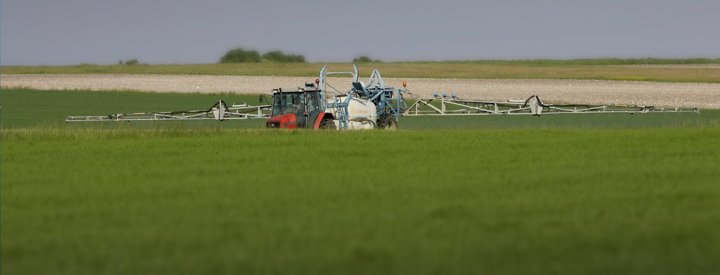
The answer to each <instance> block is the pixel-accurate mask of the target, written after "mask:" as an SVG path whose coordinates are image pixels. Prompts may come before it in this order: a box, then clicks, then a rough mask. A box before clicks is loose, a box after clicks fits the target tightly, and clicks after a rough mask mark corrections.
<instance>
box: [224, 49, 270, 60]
mask: <svg viewBox="0 0 720 275" xmlns="http://www.w3.org/2000/svg"><path fill="white" fill-rule="evenodd" d="M260 61H261V58H260V54H259V53H258V52H257V51H255V50H245V49H242V48H235V49H232V50H229V51H227V52H226V53H225V55H223V57H221V58H220V63H258V62H260Z"/></svg>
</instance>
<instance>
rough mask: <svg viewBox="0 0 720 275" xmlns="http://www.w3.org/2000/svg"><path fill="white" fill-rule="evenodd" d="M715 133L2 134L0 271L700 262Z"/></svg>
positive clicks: (447, 269) (719, 153)
mask: <svg viewBox="0 0 720 275" xmlns="http://www.w3.org/2000/svg"><path fill="white" fill-rule="evenodd" d="M719 138H720V130H719V129H718V128H677V129H616V130H609V129H602V130H557V129H555V130H552V129H548V130H535V131H527V130H465V131H397V132H383V131H368V132H352V133H348V132H312V131H292V132H288V131H263V130H227V129H226V130H217V129H209V130H208V129H206V130H177V129H166V130H133V129H125V130H101V129H74V130H72V131H68V130H66V129H55V130H53V129H15V130H12V129H10V130H8V129H6V130H3V132H2V146H3V147H2V151H3V162H2V165H3V166H2V171H3V174H2V182H3V192H2V202H3V215H2V224H3V231H2V234H3V235H2V255H3V264H2V267H1V268H2V270H0V271H1V272H2V273H3V274H133V273H135V274H159V273H168V274H208V273H227V274H287V273H293V274H345V273H359V274H438V273H441V274H468V273H471V274H478V273H483V274H538V273H555V274H558V273H559V274H608V273H618V272H619V273H623V274H679V273H683V274H714V273H715V272H717V270H718V269H719V268H720V265H719V264H718V262H717V261H716V259H717V257H718V255H720V235H718V234H717V232H718V231H720V223H718V221H719V220H720V203H719V202H720V185H718V184H717V182H718V180H719V179H720V171H719V170H718V169H717V163H718V162H720V144H719V143H718V142H717V140H718V139H719ZM420 148H422V149H421V150H420Z"/></svg>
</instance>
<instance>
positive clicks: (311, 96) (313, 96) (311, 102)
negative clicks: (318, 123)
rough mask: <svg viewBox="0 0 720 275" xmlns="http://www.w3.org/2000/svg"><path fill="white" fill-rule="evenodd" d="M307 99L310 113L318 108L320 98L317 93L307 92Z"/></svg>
mask: <svg viewBox="0 0 720 275" xmlns="http://www.w3.org/2000/svg"><path fill="white" fill-rule="evenodd" d="M307 100H308V101H307V109H308V110H307V111H308V113H312V112H314V111H317V110H319V109H320V99H319V97H318V93H308V94H307Z"/></svg>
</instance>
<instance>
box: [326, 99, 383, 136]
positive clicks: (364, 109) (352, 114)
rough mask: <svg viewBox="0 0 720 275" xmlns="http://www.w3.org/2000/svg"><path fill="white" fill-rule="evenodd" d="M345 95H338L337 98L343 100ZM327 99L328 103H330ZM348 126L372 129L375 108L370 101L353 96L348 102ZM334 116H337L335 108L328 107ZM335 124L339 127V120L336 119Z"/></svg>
mask: <svg viewBox="0 0 720 275" xmlns="http://www.w3.org/2000/svg"><path fill="white" fill-rule="evenodd" d="M345 97H346V96H339V97H338V99H339V100H345ZM332 102H333V101H332V100H328V103H332ZM347 109H348V128H350V129H373V128H375V122H376V121H377V109H376V107H375V104H374V103H372V102H371V101H368V100H364V99H360V98H356V97H353V98H351V99H350V103H349V104H348V108H347ZM326 111H327V112H331V113H333V114H334V115H335V117H336V118H337V117H339V116H338V114H337V110H336V109H335V108H328V109H327V110H326ZM334 122H335V126H337V127H338V129H340V122H339V121H338V120H337V119H336V120H335V121H334Z"/></svg>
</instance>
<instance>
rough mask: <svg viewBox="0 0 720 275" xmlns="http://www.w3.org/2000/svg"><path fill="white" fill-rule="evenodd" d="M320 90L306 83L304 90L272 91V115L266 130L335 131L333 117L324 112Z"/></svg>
mask: <svg viewBox="0 0 720 275" xmlns="http://www.w3.org/2000/svg"><path fill="white" fill-rule="evenodd" d="M321 99H322V95H321V90H320V89H318V87H317V86H315V85H313V84H310V83H306V84H305V88H299V89H297V90H294V91H283V90H282V89H275V90H273V97H272V113H271V114H270V118H268V120H267V122H266V124H265V126H266V127H267V128H287V129H294V128H312V129H336V128H337V127H336V125H335V123H334V122H333V120H334V119H335V117H334V116H333V114H331V113H327V112H325V109H324V106H323V105H324V104H322V102H321Z"/></svg>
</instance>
